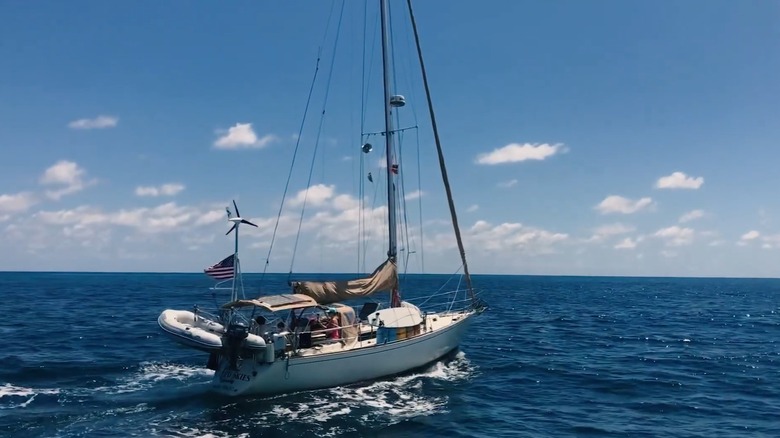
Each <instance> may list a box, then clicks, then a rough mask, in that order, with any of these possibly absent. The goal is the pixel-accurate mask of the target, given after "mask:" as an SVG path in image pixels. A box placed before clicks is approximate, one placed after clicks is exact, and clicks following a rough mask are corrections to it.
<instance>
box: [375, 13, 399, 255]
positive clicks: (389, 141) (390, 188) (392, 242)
mask: <svg viewBox="0 0 780 438" xmlns="http://www.w3.org/2000/svg"><path fill="white" fill-rule="evenodd" d="M379 5H380V8H381V17H382V70H383V72H382V77H383V79H384V85H385V99H384V105H385V132H384V134H385V149H386V161H387V215H388V220H387V222H388V227H389V228H388V231H389V233H388V234H389V242H388V249H387V256H388V257H389V258H390V259H391V260H392V261H393V262H395V261H396V257H397V255H398V248H397V236H396V229H397V227H396V223H395V221H396V218H395V173H394V172H393V162H394V159H393V117H392V107H391V106H390V96H391V95H392V93H391V90H390V54H389V50H388V33H389V29H388V25H387V0H380V1H379Z"/></svg>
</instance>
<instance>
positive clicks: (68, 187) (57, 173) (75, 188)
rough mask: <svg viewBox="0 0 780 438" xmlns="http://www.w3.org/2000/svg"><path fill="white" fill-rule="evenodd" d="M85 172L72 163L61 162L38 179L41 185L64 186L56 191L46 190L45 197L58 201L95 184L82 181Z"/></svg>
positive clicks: (93, 181)
mask: <svg viewBox="0 0 780 438" xmlns="http://www.w3.org/2000/svg"><path fill="white" fill-rule="evenodd" d="M85 175H86V171H85V170H84V169H83V168H81V167H79V165H78V164H76V163H74V162H73V161H67V160H61V161H59V162H57V163H56V164H54V165H53V166H51V167H49V168H48V169H46V171H45V172H44V173H43V175H42V176H41V178H40V183H41V184H43V185H59V186H64V187H61V188H59V189H56V190H47V191H46V196H48V197H49V198H51V199H54V200H58V199H60V198H61V197H63V196H65V195H70V194H72V193H76V192H79V191H81V190H83V189H84V188H85V187H88V186H90V185H92V184H94V183H95V182H96V180H92V181H84V179H83V178H84V176H85Z"/></svg>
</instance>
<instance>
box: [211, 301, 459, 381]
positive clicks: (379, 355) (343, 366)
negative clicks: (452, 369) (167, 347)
mask: <svg viewBox="0 0 780 438" xmlns="http://www.w3.org/2000/svg"><path fill="white" fill-rule="evenodd" d="M472 316H474V313H462V314H459V315H458V316H456V317H454V318H452V317H449V316H448V317H447V318H450V322H449V323H447V324H446V325H441V324H438V325H440V327H438V328H436V327H435V325H436V323H432V324H433V325H434V330H432V331H429V332H426V333H424V334H420V335H418V336H415V337H412V338H408V339H404V340H400V341H395V342H389V343H386V344H380V345H376V344H371V343H369V344H368V345H366V346H357V347H354V348H351V349H348V350H345V351H341V352H333V353H319V354H312V355H307V356H294V355H293V356H291V357H289V358H279V359H277V360H275V361H273V362H271V363H264V362H263V359H262V358H260V357H257V358H256V359H251V358H248V359H244V360H243V361H240V363H239V364H238V366H237V369H232V368H231V365H230V362H229V361H228V360H227V359H225V358H223V359H222V360H221V361H220V364H219V367H218V369H217V371H216V373H215V375H214V380H213V388H214V390H215V391H216V392H218V393H221V394H225V395H232V396H235V395H244V394H277V393H285V392H292V391H303V390H310V389H317V388H326V387H332V386H339V385H345V384H349V383H355V382H360V381H364V380H372V379H377V378H380V377H384V376H390V375H394V374H399V373H402V372H405V371H409V370H412V369H415V368H419V367H421V366H423V365H425V364H428V363H430V362H433V361H435V360H437V359H439V358H441V357H442V356H444V355H446V354H447V353H449V352H450V351H452V350H454V349H455V348H457V347H458V345H459V343H460V339H461V338H462V336H463V334H464V332H465V331H466V329H467V328H468V326H469V324H470V322H471V317H472ZM428 318H429V319H431V320H432V321H435V320H436V319H434V318H440V319H442V317H437V316H430V315H429V316H428Z"/></svg>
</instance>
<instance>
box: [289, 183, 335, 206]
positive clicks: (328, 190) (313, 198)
mask: <svg viewBox="0 0 780 438" xmlns="http://www.w3.org/2000/svg"><path fill="white" fill-rule="evenodd" d="M335 192H336V186H334V185H330V186H326V185H325V184H316V185H313V186H311V187H309V188H308V189H303V190H301V191H299V192H298V194H296V195H295V198H293V199H291V200H290V205H292V206H295V205H301V204H303V202H304V200H305V201H306V204H308V205H322V204H323V203H324V202H325V201H327V200H328V199H331V198H333V194H334V193H335Z"/></svg>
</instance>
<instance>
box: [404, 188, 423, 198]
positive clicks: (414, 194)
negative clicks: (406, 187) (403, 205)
mask: <svg viewBox="0 0 780 438" xmlns="http://www.w3.org/2000/svg"><path fill="white" fill-rule="evenodd" d="M424 194H425V192H423V191H421V190H415V191H413V192H411V193H407V194H406V196H405V197H404V199H406V200H407V201H411V200H414V199H418V198H421V197H422V196H423V195H424Z"/></svg>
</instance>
